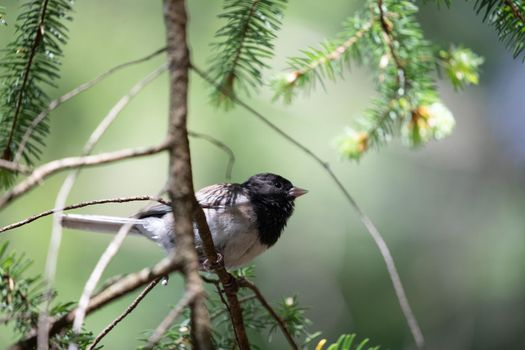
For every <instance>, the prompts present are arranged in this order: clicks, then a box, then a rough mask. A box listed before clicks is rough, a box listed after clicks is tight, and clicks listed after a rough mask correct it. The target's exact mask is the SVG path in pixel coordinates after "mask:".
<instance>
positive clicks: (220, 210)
mask: <svg viewBox="0 0 525 350" xmlns="http://www.w3.org/2000/svg"><path fill="white" fill-rule="evenodd" d="M307 192H308V191H307V190H305V189H302V188H300V187H296V186H294V185H293V184H292V183H291V182H290V181H289V180H287V179H285V178H284V177H282V176H280V175H276V174H272V173H260V174H256V175H253V176H251V177H250V178H248V180H246V181H245V182H243V183H221V184H214V185H210V186H207V187H204V188H203V189H201V190H199V191H198V192H197V193H196V194H195V197H196V199H197V202H198V203H199V204H200V206H201V207H202V209H203V211H204V213H205V215H206V220H207V222H208V226H209V228H210V232H211V235H212V239H213V243H214V245H215V249H216V251H217V253H218V254H219V255H220V258H222V259H223V261H224V265H225V267H226V268H238V267H242V266H244V265H246V264H247V263H249V262H250V261H252V260H253V259H254V258H255V257H257V256H258V255H260V254H261V253H263V252H264V251H266V250H267V249H268V248H270V247H272V246H273V245H274V244H275V243H276V242H277V240H278V239H279V238H280V237H281V234H282V233H283V231H284V228H285V226H286V224H287V222H288V219H289V218H290V217H291V215H292V213H293V211H294V205H295V199H296V198H297V197H300V196H302V195H304V194H306V193H307ZM175 220H176V218H175ZM61 224H62V226H63V227H66V228H71V229H81V230H86V231H95V232H109V233H116V232H118V231H119V229H120V228H121V227H122V226H123V225H126V224H127V225H130V226H131V229H130V231H129V232H130V233H133V234H139V235H142V236H145V237H146V238H148V239H150V240H151V241H153V242H155V243H157V244H158V245H160V246H161V247H162V248H164V250H165V251H166V252H167V253H169V252H170V251H171V250H172V249H173V248H174V247H175V246H176V242H174V240H173V234H172V231H173V214H172V210H171V206H169V205H166V204H156V205H153V206H151V207H149V208H146V209H145V210H143V211H141V212H139V213H138V214H136V215H135V216H133V217H114V216H101V215H79V214H63V215H62V217H61ZM193 226H194V237H195V247H196V250H197V253H198V255H199V261H200V263H201V267H202V266H203V264H204V263H206V258H205V256H204V252H203V247H202V241H201V239H200V236H199V234H198V232H197V227H196V224H195V223H194V224H193Z"/></svg>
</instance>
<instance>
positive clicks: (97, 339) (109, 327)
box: [88, 277, 162, 350]
mask: <svg viewBox="0 0 525 350" xmlns="http://www.w3.org/2000/svg"><path fill="white" fill-rule="evenodd" d="M161 279H162V277H160V278H157V279H155V280H153V281H152V282H150V284H148V285H147V286H146V288H144V290H143V291H142V292H141V293H140V294H139V295H138V296H137V297H136V298H135V300H133V302H132V303H131V304H130V305H129V306H128V307H127V308H126V310H124V312H123V313H122V314H120V315H119V316H118V317H117V318H116V319H114V320H113V321H112V322H111V323H110V324H108V325H107V326H106V327H105V328H104V329H103V330H102V331H101V332H100V333H99V334H98V335H97V336H96V337H95V340H93V343H91V345H89V347H88V350H93V349H95V347H96V346H97V344H98V343H100V341H101V340H102V338H104V337H105V336H106V335H108V334H109V332H111V331H112V330H113V328H115V327H116V325H117V324H119V323H120V321H122V320H123V319H124V318H125V317H126V316H128V315H129V314H130V313H131V312H133V310H135V308H136V307H137V306H138V305H139V303H140V302H141V301H142V299H144V298H145V297H146V295H148V293H149V292H151V290H152V289H153V288H154V287H155V286H156V285H157V284H158V283H159V282H160V280H161Z"/></svg>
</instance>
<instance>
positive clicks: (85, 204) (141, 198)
mask: <svg viewBox="0 0 525 350" xmlns="http://www.w3.org/2000/svg"><path fill="white" fill-rule="evenodd" d="M136 201H157V202H159V203H162V204H166V205H170V203H169V202H167V201H165V200H164V199H162V198H158V197H153V196H135V197H122V198H108V199H98V200H94V201H87V202H80V203H76V204H72V205H68V206H66V207H63V208H55V209H51V210H46V211H44V212H41V213H40V214H36V215H33V216H30V217H28V218H26V219H24V220H21V221H18V222H15V223H12V224H10V225H7V226H4V227H0V233H1V232H5V231H9V230H12V229H14V228H17V227H20V226H24V225H26V224H29V223H31V222H33V221H35V220H38V219H40V218H43V217H45V216H49V215H52V214H54V213H59V212H62V211H66V210H72V209H78V208H83V207H88V206H91V205H100V204H106V203H127V202H136Z"/></svg>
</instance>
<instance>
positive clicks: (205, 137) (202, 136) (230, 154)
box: [188, 130, 235, 181]
mask: <svg viewBox="0 0 525 350" xmlns="http://www.w3.org/2000/svg"><path fill="white" fill-rule="evenodd" d="M188 135H189V136H190V137H194V138H197V139H202V140H205V141H208V142H209V143H211V144H213V145H215V146H217V147H219V148H220V149H222V150H223V151H224V152H226V154H227V155H228V164H227V165H226V175H225V178H226V181H231V179H232V170H233V165H234V164H235V154H234V153H233V151H232V149H231V148H230V147H228V145H226V144H225V143H224V142H221V141H219V140H217V139H216V138H215V137H213V136H211V135H207V134H203V133H200V132H195V131H191V130H188Z"/></svg>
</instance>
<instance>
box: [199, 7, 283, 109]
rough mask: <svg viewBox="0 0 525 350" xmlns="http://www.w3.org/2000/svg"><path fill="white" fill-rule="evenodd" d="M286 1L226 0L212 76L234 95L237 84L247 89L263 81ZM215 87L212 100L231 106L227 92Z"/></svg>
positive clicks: (215, 48)
mask: <svg viewBox="0 0 525 350" xmlns="http://www.w3.org/2000/svg"><path fill="white" fill-rule="evenodd" d="M286 2H287V1H286V0H225V1H224V7H223V10H224V12H223V13H222V14H220V15H219V17H220V18H224V19H226V20H227V23H226V25H225V26H223V27H222V28H220V29H219V30H218V31H217V32H216V34H215V37H216V39H217V40H218V42H216V43H214V44H213V48H214V50H215V51H216V52H215V55H214V56H213V57H212V59H211V66H210V70H209V72H210V76H211V77H212V79H213V80H214V81H215V82H216V83H217V84H218V85H219V86H221V90H227V91H229V92H230V93H231V94H237V86H239V87H241V88H242V89H243V90H245V91H247V92H248V91H249V89H256V88H257V87H259V86H260V85H261V84H262V73H261V71H262V70H263V69H264V68H267V67H268V66H267V64H266V63H265V62H264V61H265V60H266V59H268V58H270V57H272V56H273V49H274V44H273V41H274V39H275V38H276V34H275V33H276V32H277V31H278V30H279V29H280V27H281V17H282V16H283V10H284V8H285V6H286ZM221 90H217V89H214V90H213V93H212V101H213V102H214V103H216V104H217V105H224V106H225V107H230V106H231V101H229V99H228V95H225V94H223V93H222V92H221Z"/></svg>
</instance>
